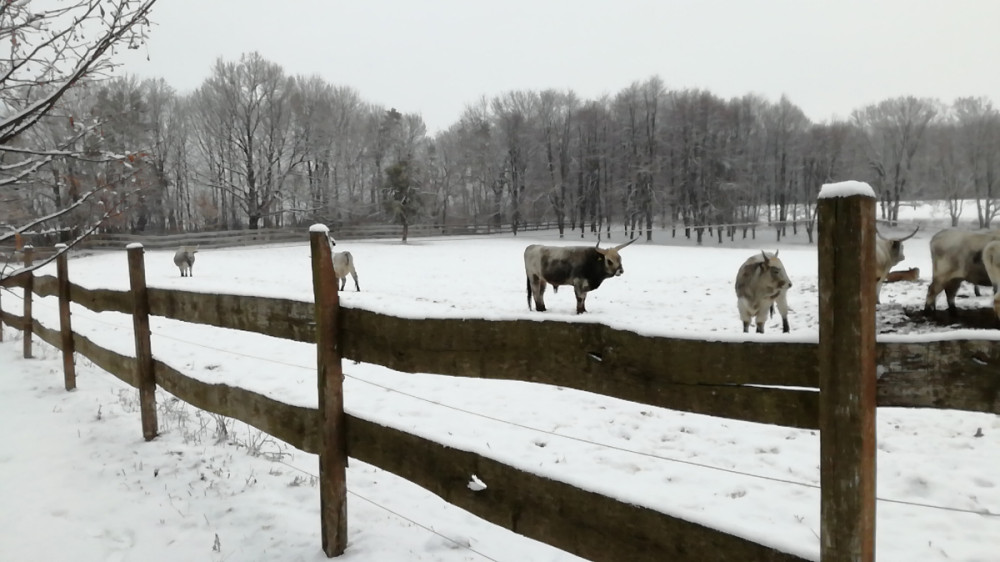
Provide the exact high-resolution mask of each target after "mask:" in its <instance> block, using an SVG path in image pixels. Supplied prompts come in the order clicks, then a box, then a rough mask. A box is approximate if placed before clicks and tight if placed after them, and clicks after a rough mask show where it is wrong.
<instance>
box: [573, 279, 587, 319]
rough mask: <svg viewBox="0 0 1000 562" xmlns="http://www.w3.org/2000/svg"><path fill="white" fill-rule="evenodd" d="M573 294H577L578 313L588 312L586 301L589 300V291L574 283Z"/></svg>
mask: <svg viewBox="0 0 1000 562" xmlns="http://www.w3.org/2000/svg"><path fill="white" fill-rule="evenodd" d="M573 294H575V295H576V313H577V314H583V313H584V312H587V307H586V305H585V301H586V300H587V291H584V290H583V289H582V288H580V287H579V286H578V285H573Z"/></svg>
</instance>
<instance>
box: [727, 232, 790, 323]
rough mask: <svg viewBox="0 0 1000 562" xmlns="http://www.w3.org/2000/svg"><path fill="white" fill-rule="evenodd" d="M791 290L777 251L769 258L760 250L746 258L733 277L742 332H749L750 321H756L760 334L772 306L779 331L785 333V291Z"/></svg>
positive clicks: (786, 293) (786, 318)
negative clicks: (775, 306) (778, 323)
mask: <svg viewBox="0 0 1000 562" xmlns="http://www.w3.org/2000/svg"><path fill="white" fill-rule="evenodd" d="M791 286H792V282H791V281H789V279H788V275H787V274H786V273H785V266H784V264H782V263H781V260H779V259H778V251H777V250H775V251H774V253H773V254H769V253H767V252H764V251H763V250H761V252H760V254H754V255H753V256H750V257H749V258H747V261H745V262H743V265H742V266H740V270H739V272H738V273H737V274H736V306H737V308H739V311H740V320H742V321H743V331H744V332H748V331H749V330H750V319H751V318H753V317H756V322H757V333H758V334H763V333H764V322H765V321H766V320H767V314H768V311H769V310H770V309H771V306H772V305H777V306H778V312H779V313H781V331H782V332H787V331H788V329H789V328H788V299H787V295H788V288H789V287H791Z"/></svg>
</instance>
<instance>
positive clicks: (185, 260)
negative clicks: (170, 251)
mask: <svg viewBox="0 0 1000 562" xmlns="http://www.w3.org/2000/svg"><path fill="white" fill-rule="evenodd" d="M197 251H198V246H181V247H180V248H178V249H177V251H176V252H174V265H176V266H177V269H180V270H181V277H193V276H194V254H195V252H197Z"/></svg>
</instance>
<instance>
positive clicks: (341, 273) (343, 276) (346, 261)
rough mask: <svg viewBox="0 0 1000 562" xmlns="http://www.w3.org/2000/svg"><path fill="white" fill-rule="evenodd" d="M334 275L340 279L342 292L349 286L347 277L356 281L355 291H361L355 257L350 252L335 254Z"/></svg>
mask: <svg viewBox="0 0 1000 562" xmlns="http://www.w3.org/2000/svg"><path fill="white" fill-rule="evenodd" d="M333 273H334V274H335V275H336V276H337V279H340V290H341V291H343V290H344V287H345V286H346V285H347V275H348V274H350V276H351V278H352V279H354V289H355V290H356V291H360V290H361V286H360V285H358V272H357V271H356V270H355V269H354V256H352V255H351V253H350V252H337V253H335V254H333Z"/></svg>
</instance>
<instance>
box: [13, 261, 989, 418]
mask: <svg viewBox="0 0 1000 562" xmlns="http://www.w3.org/2000/svg"><path fill="white" fill-rule="evenodd" d="M21 279H23V278H21ZM57 287H58V284H57V281H56V278H55V277H53V276H50V275H44V276H37V277H35V278H34V292H35V293H36V294H38V295H39V296H43V297H44V296H55V295H56V294H57ZM70 297H71V300H72V301H73V302H76V303H78V304H80V305H82V306H85V307H87V308H88V309H90V310H92V311H94V312H121V313H124V314H131V310H132V304H131V298H132V297H131V295H130V294H129V293H128V292H127V291H115V290H110V289H87V288H83V287H80V286H79V285H76V284H72V283H71V284H70ZM149 303H150V314H151V315H153V316H162V317H165V318H170V319H173V320H180V321H183V322H191V323H195V324H206V325H210V326H215V327H219V328H229V329H234V330H243V331H248V332H254V333H259V334H263V335H266V336H271V337H276V338H282V339H289V340H294V341H298V342H307V343H308V342H314V341H315V325H314V318H313V304H312V303H309V302H305V301H296V300H290V299H280V298H269V297H253V296H241V295H217V294H210V293H196V292H187V291H173V290H170V291H168V290H164V289H149ZM340 322H341V325H342V326H345V328H344V329H343V330H342V334H341V342H340V345H341V354H342V356H343V357H345V358H348V359H351V360H355V361H362V362H365V363H374V364H378V365H382V366H385V367H389V368H391V369H395V370H397V371H404V372H411V373H439V374H444V375H453V376H465V377H474V378H499V379H508V380H520V381H525V382H535V383H542V384H550V385H556V386H564V387H567V388H573V389H577V390H583V391H587V392H594V393H598V394H604V395H607V396H612V397H615V398H621V399H624V400H630V401H633V402H640V403H644V404H649V405H651V406H659V407H664V408H670V409H674V410H684V411H688V412H693V413H699V414H707V415H713V416H720V417H727V418H733V419H740V420H744V421H754V422H761V423H770V424H775V425H784V426H789V427H800V428H807V429H817V428H818V412H819V406H818V404H819V403H818V397H817V393H816V392H815V389H816V388H818V386H819V370H818V366H817V365H818V357H817V347H816V345H815V344H809V343H787V342H708V341H701V340H688V339H676V338H665V337H658V336H643V335H639V334H636V333H634V332H630V331H627V330H617V329H614V328H610V327H607V326H603V325H600V324H578V323H572V322H556V321H545V322H539V321H533V320H503V321H496V320H477V319H409V318H399V317H394V316H389V315H385V314H380V313H377V312H371V311H367V310H361V309H353V308H343V307H342V308H341V309H340ZM14 325H18V324H14ZM429 325H433V327H432V328H428V326H429ZM431 334H433V337H432V336H431ZM441 334H451V335H450V336H447V337H445V336H442V335H441ZM543 340H544V341H546V342H547V343H546V347H547V348H548V349H558V350H560V352H559V353H538V343H537V342H539V341H543ZM876 364H877V365H878V370H879V373H880V374H879V379H878V383H877V391H878V405H879V406H898V407H911V408H913V407H922V408H941V409H960V410H968V411H975V412H986V413H994V414H1000V379H998V377H997V375H996V373H997V372H1000V346H997V345H996V344H995V342H991V341H985V340H984V341H978V340H940V341H927V342H920V343H896V342H879V343H877V345H876Z"/></svg>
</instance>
